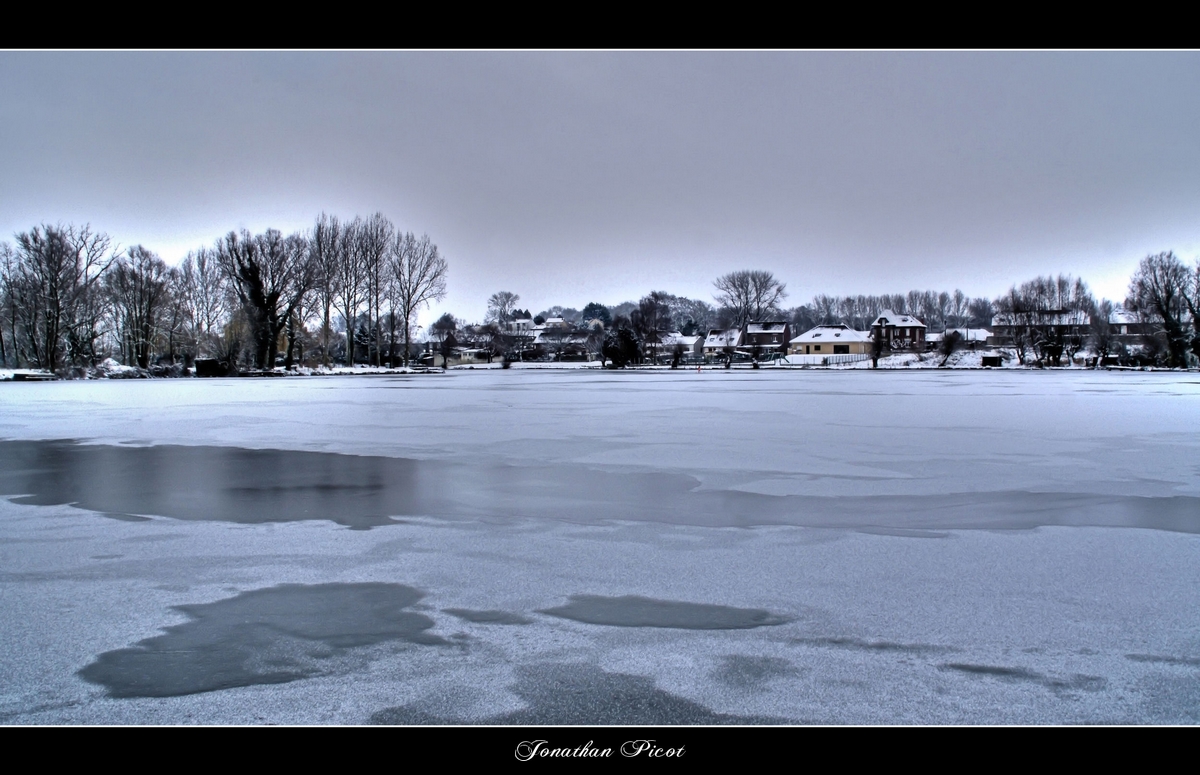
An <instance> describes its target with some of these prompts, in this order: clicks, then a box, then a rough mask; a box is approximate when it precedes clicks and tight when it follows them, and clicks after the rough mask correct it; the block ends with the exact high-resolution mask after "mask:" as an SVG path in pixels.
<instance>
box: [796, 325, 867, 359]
mask: <svg viewBox="0 0 1200 775" xmlns="http://www.w3.org/2000/svg"><path fill="white" fill-rule="evenodd" d="M870 352H871V335H870V334H869V333H867V332H866V331H855V330H854V329H853V328H850V327H849V326H847V325H843V324H840V323H839V324H838V325H835V326H817V327H816V328H810V329H809V330H808V331H805V332H804V333H803V334H801V335H800V336H798V337H796V338H795V339H793V340H791V341H790V342H789V343H788V353H789V354H791V355H868V354H870Z"/></svg>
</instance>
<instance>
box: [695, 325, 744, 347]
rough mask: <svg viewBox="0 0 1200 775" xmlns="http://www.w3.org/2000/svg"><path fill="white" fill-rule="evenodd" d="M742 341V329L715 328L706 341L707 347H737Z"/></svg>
mask: <svg viewBox="0 0 1200 775" xmlns="http://www.w3.org/2000/svg"><path fill="white" fill-rule="evenodd" d="M741 341H742V329H740V328H714V329H712V330H711V331H709V332H708V336H707V337H705V339H704V346H705V347H737V345H738V343H739V342H741Z"/></svg>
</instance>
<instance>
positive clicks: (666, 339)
mask: <svg viewBox="0 0 1200 775" xmlns="http://www.w3.org/2000/svg"><path fill="white" fill-rule="evenodd" d="M698 341H700V337H698V336H684V335H683V334H681V333H679V332H678V331H672V332H671V333H669V334H659V339H658V342H659V344H661V345H664V346H666V347H674V346H675V345H677V344H681V345H683V346H684V347H695V346H696V342H698Z"/></svg>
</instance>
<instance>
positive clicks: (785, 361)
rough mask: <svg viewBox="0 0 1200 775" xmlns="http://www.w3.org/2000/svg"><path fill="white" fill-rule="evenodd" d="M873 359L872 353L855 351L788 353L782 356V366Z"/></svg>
mask: <svg viewBox="0 0 1200 775" xmlns="http://www.w3.org/2000/svg"><path fill="white" fill-rule="evenodd" d="M869 360H871V356H870V355H866V354H864V353H855V354H853V355H787V356H784V357H783V358H780V359H779V360H778V361H777V363H779V365H780V366H841V365H843V364H847V363H861V362H862V361H869Z"/></svg>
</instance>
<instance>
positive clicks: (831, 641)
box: [792, 638, 958, 654]
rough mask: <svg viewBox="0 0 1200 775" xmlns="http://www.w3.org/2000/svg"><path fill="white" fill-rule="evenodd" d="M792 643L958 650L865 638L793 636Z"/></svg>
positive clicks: (920, 651) (922, 651)
mask: <svg viewBox="0 0 1200 775" xmlns="http://www.w3.org/2000/svg"><path fill="white" fill-rule="evenodd" d="M792 643H799V644H802V645H805V646H821V647H826V648H841V649H852V650H854V651H895V652H900V653H903V654H938V653H945V652H947V651H958V649H956V648H955V647H953V646H935V645H933V644H929V643H894V642H892V641H888V640H865V639H863V638H794V639H793V640H792Z"/></svg>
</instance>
